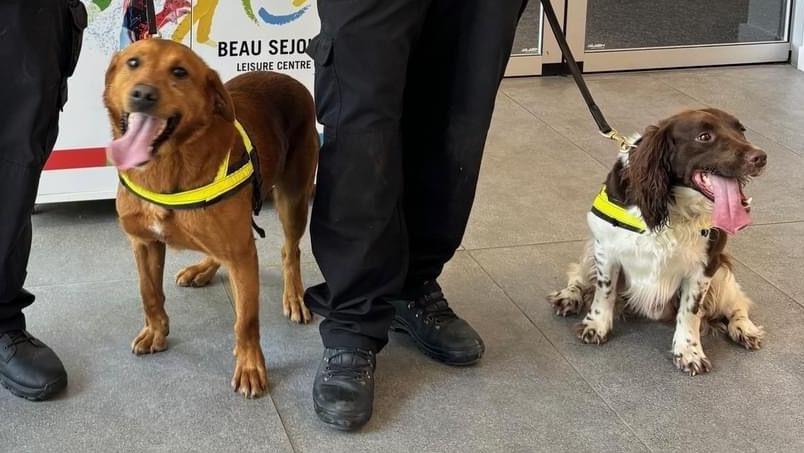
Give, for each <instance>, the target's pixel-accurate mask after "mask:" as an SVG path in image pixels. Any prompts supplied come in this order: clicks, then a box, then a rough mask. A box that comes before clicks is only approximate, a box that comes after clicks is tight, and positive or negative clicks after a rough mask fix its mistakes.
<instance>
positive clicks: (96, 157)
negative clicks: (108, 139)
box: [45, 148, 106, 170]
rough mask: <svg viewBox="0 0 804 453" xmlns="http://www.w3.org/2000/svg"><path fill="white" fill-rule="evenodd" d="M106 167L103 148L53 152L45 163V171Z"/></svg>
mask: <svg viewBox="0 0 804 453" xmlns="http://www.w3.org/2000/svg"><path fill="white" fill-rule="evenodd" d="M105 166H106V149H105V148H81V149H65V150H60V151H53V152H52V153H51V154H50V159H48V160H47V163H45V170H66V169H70V168H92V167H105Z"/></svg>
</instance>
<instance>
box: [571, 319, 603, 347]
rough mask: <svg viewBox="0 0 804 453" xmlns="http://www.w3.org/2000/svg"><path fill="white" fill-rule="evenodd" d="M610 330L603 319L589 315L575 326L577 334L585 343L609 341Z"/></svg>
mask: <svg viewBox="0 0 804 453" xmlns="http://www.w3.org/2000/svg"><path fill="white" fill-rule="evenodd" d="M609 332H610V329H609V328H608V327H606V326H605V325H604V324H603V322H602V321H599V320H594V319H590V317H588V316H587V317H586V318H584V320H583V321H581V323H580V324H578V325H577V326H576V327H575V336H577V337H578V339H580V340H581V341H582V342H584V344H604V343H605V342H607V341H609Z"/></svg>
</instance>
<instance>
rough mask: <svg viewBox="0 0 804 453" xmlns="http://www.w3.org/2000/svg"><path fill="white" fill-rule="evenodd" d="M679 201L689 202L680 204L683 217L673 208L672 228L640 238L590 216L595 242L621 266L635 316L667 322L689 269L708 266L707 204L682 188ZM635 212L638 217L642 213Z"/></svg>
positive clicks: (679, 192)
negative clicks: (670, 306)
mask: <svg viewBox="0 0 804 453" xmlns="http://www.w3.org/2000/svg"><path fill="white" fill-rule="evenodd" d="M690 192H692V191H690ZM676 196H677V197H684V198H687V199H688V200H685V202H684V203H678V205H681V206H687V208H685V211H684V212H681V211H680V210H679V208H672V209H671V214H670V224H671V225H672V228H664V229H662V230H661V231H659V232H649V233H647V234H636V233H633V232H630V231H628V230H625V229H622V228H617V227H615V226H613V225H611V224H610V223H608V222H606V221H605V220H603V219H601V218H599V217H597V216H595V215H594V214H591V213H590V214H589V216H588V222H589V227H590V229H591V231H592V235H593V237H594V238H595V240H596V241H597V243H598V244H599V245H600V246H601V247H602V248H603V249H604V250H605V251H606V252H607V253H606V254H607V255H608V256H612V257H616V260H617V262H618V264H619V266H620V269H621V272H622V273H623V276H624V278H625V287H624V288H623V293H622V295H623V296H624V298H625V301H626V303H627V304H628V305H629V307H630V308H631V309H632V310H633V311H635V312H637V313H640V314H642V315H644V316H646V317H648V318H652V319H660V318H662V317H663V315H664V314H665V309H666V306H667V304H668V303H669V302H671V301H672V300H673V297H674V296H675V295H676V293H677V292H678V290H679V288H680V287H681V284H682V282H683V280H684V278H685V277H687V276H688V274H689V272H690V270H691V269H697V268H699V267H700V266H701V265H705V263H706V261H707V242H708V239H707V238H706V237H705V236H703V235H702V234H701V231H702V230H707V229H709V228H710V225H709V218H708V215H702V214H705V213H706V211H705V209H704V208H705V203H707V202H708V201H707V200H705V199H704V198H703V197H702V196H700V195H698V194H697V192H694V193H688V192H687V191H685V190H683V189H680V190H677V191H676ZM634 209H635V212H634V214H639V211H638V210H636V208H634ZM682 218H683V221H682ZM674 220H675V222H674Z"/></svg>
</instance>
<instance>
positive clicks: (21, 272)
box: [0, 0, 86, 399]
mask: <svg viewBox="0 0 804 453" xmlns="http://www.w3.org/2000/svg"><path fill="white" fill-rule="evenodd" d="M74 14H75V19H74V16H73V15H74ZM85 24H86V12H85V10H84V7H83V5H82V4H81V3H80V2H77V1H73V0H59V1H53V0H30V1H26V2H10V3H3V4H1V5H0V28H2V29H3V30H4V31H5V33H4V34H3V35H2V37H0V55H2V57H3V59H4V60H7V61H18V62H21V64H22V67H20V66H15V65H5V66H3V67H2V68H0V84H2V86H3V89H2V90H0V104H2V105H4V106H6V107H7V108H5V109H2V111H0V124H2V127H0V193H3V194H4V196H3V197H4V199H3V202H2V203H0V344H2V346H3V348H6V349H3V351H5V352H2V353H0V381H2V383H3V385H5V386H6V387H9V388H10V389H11V390H12V391H13V392H14V393H15V394H18V395H20V396H24V397H27V398H30V399H43V398H47V397H49V396H50V395H51V394H52V393H54V392H55V391H58V390H59V389H60V388H61V387H63V386H64V385H66V375H64V376H63V379H62V376H61V375H63V374H64V369H63V367H62V365H61V362H60V361H59V360H58V358H57V357H56V356H55V355H54V354H53V353H52V351H50V350H49V349H48V350H47V351H43V350H42V349H46V346H44V345H43V344H42V343H41V342H38V341H36V340H35V339H33V338H32V337H30V335H29V334H27V333H26V332H25V331H24V329H25V328H26V325H25V317H24V316H23V314H22V309H23V308H25V307H26V306H28V305H30V304H31V303H32V302H33V301H34V297H33V296H32V295H31V294H30V293H28V292H27V291H25V290H23V289H22V286H23V283H24V282H25V277H26V273H27V272H26V267H27V264H28V256H29V254H30V250H31V213H32V211H33V207H34V202H35V200H36V193H37V189H38V185H39V177H40V175H41V172H42V168H43V166H44V164H45V161H46V160H47V158H48V156H49V155H50V152H51V151H52V149H53V146H54V144H55V141H56V135H57V133H58V117H59V109H60V108H61V107H62V106H63V104H64V102H65V101H66V94H67V93H66V79H67V77H68V76H69V75H70V74H71V73H72V70H73V67H74V59H73V57H75V59H77V52H78V49H79V48H78V47H75V48H74V47H73V38H75V39H76V46H80V42H81V41H80V28H79V27H80V26H81V25H84V26H85ZM34 359H35V360H34Z"/></svg>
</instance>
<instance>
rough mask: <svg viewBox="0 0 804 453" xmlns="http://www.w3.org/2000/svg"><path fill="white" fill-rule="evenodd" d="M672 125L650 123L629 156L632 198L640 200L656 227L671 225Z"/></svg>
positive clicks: (647, 220) (644, 214) (645, 216)
mask: <svg viewBox="0 0 804 453" xmlns="http://www.w3.org/2000/svg"><path fill="white" fill-rule="evenodd" d="M669 126H670V125H669V124H664V125H661V126H659V127H657V126H650V127H649V128H648V129H647V130H646V131H645V134H644V136H643V137H642V140H641V141H640V143H639V146H638V147H637V149H635V150H633V151H631V154H630V155H629V156H628V168H627V170H626V174H627V175H628V189H627V192H628V198H629V199H630V200H631V201H633V202H634V203H636V205H637V207H639V210H640V211H642V218H643V219H644V220H645V223H646V224H647V225H648V227H649V228H650V229H652V230H653V229H657V228H661V227H662V226H664V225H666V224H667V217H668V205H669V204H670V201H671V197H672V193H671V190H672V187H671V186H670V171H671V169H670V154H671V152H672V149H673V139H672V137H671V136H670V127H669Z"/></svg>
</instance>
